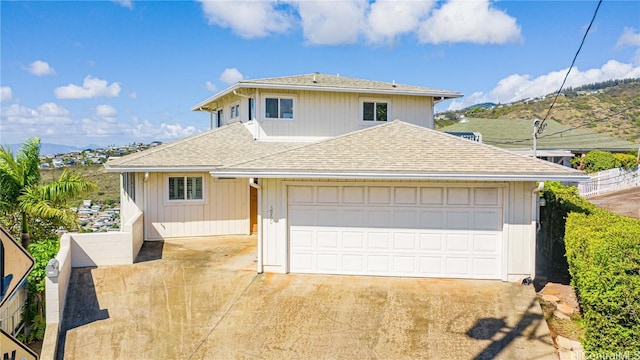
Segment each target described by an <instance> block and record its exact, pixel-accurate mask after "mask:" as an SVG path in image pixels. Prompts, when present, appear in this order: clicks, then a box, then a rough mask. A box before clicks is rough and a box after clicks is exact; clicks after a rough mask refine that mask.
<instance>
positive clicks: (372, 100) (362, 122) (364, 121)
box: [358, 98, 391, 124]
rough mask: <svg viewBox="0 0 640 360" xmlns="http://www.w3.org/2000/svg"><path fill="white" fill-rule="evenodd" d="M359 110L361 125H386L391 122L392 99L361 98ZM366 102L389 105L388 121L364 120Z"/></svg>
mask: <svg viewBox="0 0 640 360" xmlns="http://www.w3.org/2000/svg"><path fill="white" fill-rule="evenodd" d="M359 100H360V102H359V104H360V105H359V106H360V108H359V109H358V113H359V115H358V116H359V119H360V123H361V124H384V123H387V122H389V121H391V99H389V98H360V99H359ZM365 102H373V103H387V121H378V120H373V121H371V120H364V103H365Z"/></svg>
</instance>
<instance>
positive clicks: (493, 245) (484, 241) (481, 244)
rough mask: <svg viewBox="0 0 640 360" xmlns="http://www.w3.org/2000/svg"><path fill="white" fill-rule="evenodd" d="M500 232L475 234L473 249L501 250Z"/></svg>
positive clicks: (490, 251) (487, 251)
mask: <svg viewBox="0 0 640 360" xmlns="http://www.w3.org/2000/svg"><path fill="white" fill-rule="evenodd" d="M500 243H501V241H500V238H499V234H498V233H496V234H474V235H473V251H474V252H480V253H493V254H495V253H498V252H499V251H500V248H499V246H500Z"/></svg>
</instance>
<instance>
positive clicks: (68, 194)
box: [0, 138, 97, 247]
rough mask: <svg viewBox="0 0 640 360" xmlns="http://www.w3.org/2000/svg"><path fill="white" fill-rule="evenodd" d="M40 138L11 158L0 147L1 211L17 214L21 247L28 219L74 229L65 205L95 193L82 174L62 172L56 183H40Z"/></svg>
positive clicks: (7, 150) (26, 236) (73, 218)
mask: <svg viewBox="0 0 640 360" xmlns="http://www.w3.org/2000/svg"><path fill="white" fill-rule="evenodd" d="M39 164H40V139H38V138H32V139H28V140H26V141H25V142H24V144H23V145H22V147H21V148H20V150H19V151H18V153H17V155H16V156H15V157H14V156H13V153H12V152H11V149H10V148H9V147H4V146H0V210H1V212H2V213H4V214H5V215H9V214H12V213H19V214H20V230H21V234H22V245H23V246H25V247H27V245H28V243H29V239H30V236H29V226H28V224H29V223H30V222H31V221H30V220H41V221H42V222H45V223H49V224H51V225H53V226H65V227H67V228H68V229H73V228H76V227H77V221H78V220H77V217H76V216H75V214H74V213H73V212H72V211H71V210H70V209H69V207H68V206H67V202H68V201H70V200H72V199H74V198H77V197H78V196H81V195H85V194H88V193H90V192H92V191H95V190H97V185H96V184H94V183H92V182H90V181H87V180H85V179H84V178H83V177H82V176H81V175H78V174H76V173H73V172H68V171H66V170H65V171H63V173H62V175H60V178H58V180H55V181H52V182H50V183H47V184H40V169H39Z"/></svg>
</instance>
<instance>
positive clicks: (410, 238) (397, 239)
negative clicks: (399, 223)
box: [393, 232, 416, 251]
mask: <svg viewBox="0 0 640 360" xmlns="http://www.w3.org/2000/svg"><path fill="white" fill-rule="evenodd" d="M393 249H395V250H399V251H407V250H411V251H415V250H416V234H415V233H409V232H406V233H405V232H396V233H394V234H393Z"/></svg>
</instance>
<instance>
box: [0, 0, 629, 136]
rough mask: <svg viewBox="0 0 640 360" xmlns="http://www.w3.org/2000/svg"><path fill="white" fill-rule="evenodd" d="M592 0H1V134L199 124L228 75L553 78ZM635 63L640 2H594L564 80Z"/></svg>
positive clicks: (440, 83) (547, 81)
mask: <svg viewBox="0 0 640 360" xmlns="http://www.w3.org/2000/svg"><path fill="white" fill-rule="evenodd" d="M596 5H597V1H488V0H446V1H417V0H414V1H382V0H377V1H366V0H357V1H347V0H340V1H310V0H307V1H304V0H302V1H249V2H242V1H195V2H189V1H167V2H165V1H86V2H83V1H72V2H60V1H39V2H25V1H1V2H0V11H1V12H0V18H1V21H0V22H1V24H0V26H1V29H0V30H1V49H0V50H1V55H0V62H1V67H0V71H1V72H0V85H1V93H0V94H1V100H2V102H1V104H0V105H1V113H0V121H1V123H0V143H1V144H13V143H19V142H22V141H23V140H24V139H25V138H28V137H33V136H38V137H40V138H42V140H43V142H48V143H55V144H65V145H72V146H78V147H83V146H86V145H88V144H97V145H112V144H113V145H123V144H128V143H131V142H150V141H154V140H159V141H163V142H168V141H172V140H175V139H178V138H182V137H185V136H188V135H191V134H195V133H197V132H200V131H203V130H206V129H208V126H209V117H208V115H207V114H204V113H198V112H195V113H194V112H191V111H190V110H189V109H190V108H191V106H193V105H195V104H196V103H198V102H200V101H202V100H204V99H206V98H208V97H210V96H211V95H213V94H214V93H216V92H218V91H221V90H223V89H224V88H226V87H227V86H229V85H230V84H232V83H234V82H236V81H238V80H241V79H255V78H264V77H274V76H286V75H296V74H306V73H312V72H316V71H317V72H322V73H327V74H340V75H342V76H349V77H356V78H363V79H371V80H380V81H393V80H395V81H396V82H397V83H404V84H410V85H419V86H425V87H432V88H438V89H445V90H454V91H459V92H462V93H464V94H465V97H464V98H462V99H458V100H456V101H448V102H444V103H442V104H440V105H439V106H438V108H437V110H446V109H449V108H451V109H454V108H460V107H464V106H467V105H471V104H474V103H479V102H485V101H492V102H503V103H504V102H510V101H515V100H518V99H522V98H528V97H533V96H539V95H543V94H548V93H551V92H554V91H556V90H557V88H558V86H559V85H560V83H561V81H562V78H563V77H564V74H565V72H566V70H567V68H568V66H569V65H570V63H571V60H572V58H573V56H574V54H575V51H576V50H577V48H578V46H579V43H580V40H581V39H582V36H583V34H584V31H585V29H586V27H587V26H588V24H589V21H590V20H591V17H592V15H593V12H594V10H595V8H596ZM629 77H635V78H637V77H640V2H638V1H631V0H630V1H611V0H605V1H604V2H603V3H602V5H601V7H600V10H599V12H598V15H597V17H596V20H595V23H594V25H593V27H592V29H591V31H590V33H589V36H588V37H587V40H586V43H585V45H584V47H583V49H582V52H581V53H580V55H579V57H578V59H577V61H576V68H575V69H574V70H573V71H572V76H571V77H570V78H569V82H568V86H577V85H581V84H585V83H592V82H597V81H603V80H608V79H616V78H629Z"/></svg>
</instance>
